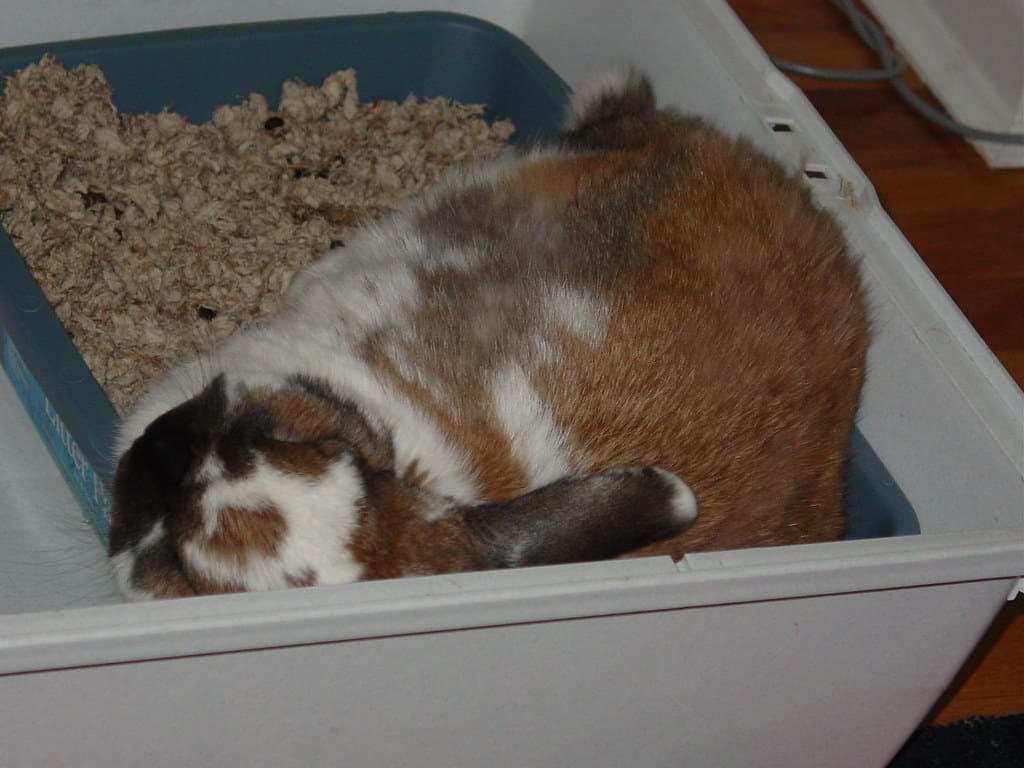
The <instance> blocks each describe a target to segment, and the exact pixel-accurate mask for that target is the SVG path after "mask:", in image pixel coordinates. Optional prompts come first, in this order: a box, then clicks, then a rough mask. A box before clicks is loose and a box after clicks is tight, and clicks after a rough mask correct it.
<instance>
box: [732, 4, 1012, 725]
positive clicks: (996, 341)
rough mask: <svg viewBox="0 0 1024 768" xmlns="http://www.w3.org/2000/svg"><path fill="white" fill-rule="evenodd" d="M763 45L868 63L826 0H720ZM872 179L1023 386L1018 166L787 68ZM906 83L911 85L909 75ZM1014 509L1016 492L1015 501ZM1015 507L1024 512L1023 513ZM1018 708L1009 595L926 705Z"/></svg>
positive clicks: (886, 90) (778, 51) (881, 103)
mask: <svg viewBox="0 0 1024 768" xmlns="http://www.w3.org/2000/svg"><path fill="white" fill-rule="evenodd" d="M730 4H731V5H732V7H733V10H734V11H735V12H736V14H737V15H738V16H739V17H740V19H741V20H742V21H743V22H744V23H745V24H746V25H747V27H748V28H749V29H750V31H751V32H752V33H753V35H754V37H756V38H757V40H758V42H759V43H760V44H761V47H762V48H764V49H765V50H766V51H767V52H768V53H769V54H771V55H775V56H780V57H782V58H786V59H789V60H791V61H799V62H802V63H813V64H816V65H819V66H825V67H838V68H845V69H850V68H858V67H861V68H873V67H876V66H877V62H876V61H875V59H874V58H873V55H872V54H871V53H870V52H869V51H867V50H866V49H865V48H864V47H863V46H862V44H861V42H860V40H859V39H858V38H857V37H856V35H854V34H853V32H852V31H851V30H850V28H849V26H848V24H847V22H846V19H845V18H844V17H843V15H842V14H841V13H839V11H837V10H836V9H835V8H834V7H833V6H832V4H831V3H829V2H828V1H827V0H730ZM794 81H795V82H796V83H797V85H799V86H800V87H801V88H802V89H803V90H804V92H805V93H806V94H807V96H808V98H809V99H810V101H811V102H812V103H813V105H814V106H815V108H816V109H817V110H818V112H819V113H820V114H821V115H822V117H823V118H824V119H825V121H826V122H827V123H828V124H829V125H830V126H831V128H832V130H833V131H834V132H835V133H836V135H837V136H838V137H839V140H840V141H841V142H842V143H843V144H844V146H845V147H846V149H847V150H848V151H849V152H850V154H851V155H852V156H853V158H854V160H856V161H857V163H858V164H859V165H860V167H861V168H862V169H863V170H864V172H865V173H866V174H867V175H868V176H869V177H870V179H871V181H872V183H873V184H874V186H875V188H876V190H877V191H878V195H879V197H880V198H881V200H882V203H883V205H884V206H885V208H886V210H887V211H888V213H889V215H890V216H891V217H892V219H893V221H895V222H896V225H897V226H898V227H899V228H900V230H901V231H902V232H903V234H904V235H905V236H906V237H907V239H908V240H909V241H910V242H911V244H912V245H913V246H914V248H915V249H916V250H917V252H918V253H919V254H920V255H921V257H922V258H923V259H924V261H925V262H926V263H927V264H928V266H929V267H930V268H931V270H932V271H933V272H934V273H935V275H936V276H937V277H938V279H939V281H940V282H941V283H942V284H943V286H944V287H945V288H946V290H947V292H948V293H949V294H950V296H952V298H953V300H954V301H955V302H956V303H957V304H958V305H959V307H960V309H961V310H962V311H963V312H964V314H965V315H966V316H967V318H968V320H970V322H971V323H972V324H973V325H974V327H975V328H976V329H977V330H978V332H979V333H980V334H981V336H982V337H983V338H984V339H985V341H986V342H987V343H988V345H989V347H991V349H992V350H993V351H994V352H995V353H996V355H997V356H998V357H999V359H1000V360H1001V361H1002V363H1003V365H1004V366H1006V368H1007V369H1008V370H1009V371H1010V373H1011V374H1012V375H1013V377H1014V378H1015V379H1016V381H1017V383H1018V384H1020V385H1021V386H1024V169H1019V170H1018V169H1014V170H998V171H995V170H991V169H990V168H989V167H988V166H987V165H986V164H985V163H984V162H983V161H982V159H981V157H980V156H979V155H978V154H976V153H975V151H974V150H973V149H972V148H971V146H970V145H969V144H968V143H967V142H965V141H963V140H961V139H959V138H958V137H955V136H953V135H952V134H949V133H946V132H944V131H942V130H941V129H938V128H935V127H932V126H931V125H929V124H928V123H926V122H925V121H924V120H922V119H921V118H919V117H917V115H916V114H915V113H914V112H912V111H911V110H910V109H909V108H908V107H906V106H905V105H904V104H903V102H902V101H900V99H899V98H898V97H897V96H896V95H895V93H894V92H893V91H892V90H891V88H890V87H889V86H887V85H884V84H856V85H851V84H844V83H835V82H825V81H821V80H811V79H807V78H799V77H798V78H794ZM908 82H910V83H911V84H912V85H914V86H915V89H918V90H919V91H920V92H921V93H925V92H926V91H925V89H924V87H923V86H922V85H921V83H920V81H919V80H917V79H916V78H915V77H914V76H913V74H911V75H910V77H909V78H908ZM1021 503H1022V509H1024V498H1022V500H1021ZM1022 513H1024V512H1022ZM1011 712H1024V598H1018V599H1017V600H1015V601H1014V602H1013V603H1008V604H1007V607H1006V609H1004V610H1003V612H1002V613H1001V614H1000V616H999V618H998V619H997V620H996V622H995V624H994V625H993V627H992V628H991V629H990V631H989V633H988V634H987V636H986V637H985V639H984V640H983V641H982V642H981V644H980V645H979V647H978V648H977V649H976V651H975V653H974V655H973V656H972V657H971V659H970V660H969V661H968V663H967V665H966V666H965V667H964V670H963V671H962V672H961V675H960V677H959V678H958V679H957V680H956V681H955V682H954V684H953V685H952V686H951V687H950V690H949V691H948V692H947V693H946V695H945V696H944V697H943V699H942V700H941V701H940V702H939V704H938V705H937V706H936V708H935V710H934V711H933V714H932V720H933V721H935V722H949V721H951V720H957V719H961V718H965V717H971V716H975V715H992V714H1005V713H1011Z"/></svg>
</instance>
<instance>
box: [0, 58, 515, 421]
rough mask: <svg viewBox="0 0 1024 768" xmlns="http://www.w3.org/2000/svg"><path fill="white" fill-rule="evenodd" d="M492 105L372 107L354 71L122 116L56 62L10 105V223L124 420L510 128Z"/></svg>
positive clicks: (409, 102) (87, 69) (37, 71)
mask: <svg viewBox="0 0 1024 768" xmlns="http://www.w3.org/2000/svg"><path fill="white" fill-rule="evenodd" d="M483 111H484V106H483V105H466V104H460V103H458V102H453V101H451V100H448V99H443V98H435V99H429V100H419V99H417V98H415V97H414V96H409V97H408V98H406V99H405V101H403V102H400V103H399V102H394V101H383V100H378V101H374V102H370V103H363V102H360V101H359V98H358V91H357V83H356V74H355V72H354V71H353V70H345V71H341V72H336V73H334V74H332V75H330V76H329V77H327V78H326V79H325V80H324V81H323V83H322V84H321V85H319V86H312V85H306V84H303V83H301V82H298V81H290V82H286V83H285V84H284V86H283V87H282V91H281V99H280V105H279V108H278V111H277V112H272V111H271V109H270V107H269V105H268V103H267V100H266V99H265V98H264V97H263V96H262V95H260V94H252V95H250V96H249V97H248V98H246V99H245V100H244V101H243V102H242V103H241V104H239V105H237V106H222V107H219V108H218V109H216V110H215V111H214V113H213V116H212V119H211V120H210V121H209V122H206V123H203V124H201V125H194V124H192V123H190V122H189V121H188V120H187V119H186V118H184V117H182V116H181V115H178V114H175V113H173V112H169V111H166V110H165V111H163V112H160V113H159V114H144V115H137V114H127V113H120V112H118V111H117V109H116V108H115V107H114V104H113V101H112V92H111V89H110V86H109V85H108V83H107V81H106V79H105V78H104V76H103V73H102V72H101V71H100V69H99V68H98V67H96V66H92V65H86V66H79V67H76V68H75V69H73V70H68V69H66V68H64V67H63V66H62V65H61V64H59V63H58V62H57V61H56V60H55V59H53V58H51V57H45V58H43V59H42V60H41V61H40V62H38V63H36V64H32V65H30V66H28V67H25V68H24V69H22V70H19V71H18V72H16V73H15V74H13V75H12V76H11V77H10V78H8V80H7V84H6V91H5V92H4V93H3V94H0V224H2V225H3V227H4V229H5V230H6V231H7V233H8V235H9V236H10V237H11V239H12V241H13V242H14V244H15V246H16V247H17V248H18V251H19V252H20V253H21V255H22V257H23V258H24V259H25V261H26V262H27V264H28V267H29V269H30V270H31V271H32V273H33V275H34V277H35V278H36V280H37V281H38V282H39V284H40V286H41V287H42V289H43V292H44V293H45V294H46V297H47V299H48V300H49V302H50V304H51V305H52V306H53V308H54V310H55V311H56V314H57V317H58V318H59V319H60V321H61V322H62V323H63V324H64V327H65V328H66V329H67V331H68V332H69V334H70V335H71V337H72V339H73V340H74V343H75V345H76V347H77V348H78V350H79V352H80V353H81V354H82V357H83V358H84V360H85V362H86V364H87V365H88V366H89V368H90V370H91V371H92V373H93V375H94V376H95V377H96V380H97V381H98V382H99V384H100V386H101V387H103V389H104V390H105V391H106V393H107V395H108V397H109V398H110V400H111V402H112V403H113V405H114V407H115V409H116V410H117V411H118V412H120V413H124V412H125V411H126V410H127V409H128V408H130V406H131V404H132V403H133V402H134V401H135V399H136V398H137V397H138V396H139V395H140V394H141V392H142V389H143V388H144V386H145V385H146V383H147V382H148V381H149V380H150V379H151V378H152V377H153V376H154V375H156V374H158V373H159V372H161V371H162V370H164V369H165V368H167V367H168V366H169V365H170V364H172V363H173V362H175V361H177V360H179V359H181V358H182V357H184V356H187V355H190V354H192V353H194V352H196V351H197V350H199V349H202V348H204V347H206V346H207V345H209V344H210V343H211V342H213V341H214V340H216V339H219V338H222V337H224V336H226V335H228V334H230V333H232V332H233V331H235V330H237V329H239V328H242V327H244V326H246V325H248V324H250V323H251V322H253V320H255V319H256V318H258V317H260V316H263V315H265V314H266V313H268V312H270V311H271V310H273V309H274V307H275V306H276V304H277V302H278V300H279V298H280V296H281V294H282V292H283V291H284V289H285V288H286V287H287V285H288V282H289V280H290V279H291V276H292V274H293V273H294V272H295V270H297V269H298V268H299V267H301V266H302V265H303V264H305V263H307V262H308V261H310V260H312V259H313V258H315V257H317V256H319V255H320V254H322V253H323V252H325V251H326V250H327V249H328V248H330V247H331V245H332V244H340V243H341V242H343V241H344V240H345V238H346V237H347V236H348V234H349V232H350V230H351V229H352V227H353V226H354V225H355V224H357V223H359V222H361V221H364V220H366V219H369V218H371V217H377V216H380V215H381V214H383V213H385V212H387V211H388V210H390V209H393V208H395V207H396V206H397V205H398V204H399V203H400V202H401V201H402V200H404V199H405V198H406V197H408V196H409V195H411V194H414V193H416V192H418V191H420V190H422V189H424V188H425V187H427V186H429V185H431V184H432V183H434V182H435V181H436V180H437V179H438V177H439V176H440V175H441V174H442V173H443V172H444V171H445V170H446V169H447V168H449V167H451V166H453V165H456V164H459V163H463V162H466V161H468V160H472V159H476V158H481V157H489V156H493V155H495V154H497V153H498V152H500V151H501V150H502V149H503V148H504V147H505V146H506V142H507V140H508V138H509V137H510V136H511V134H512V133H513V130H514V129H513V126H512V124H511V123H510V122H508V121H498V122H494V123H488V122H487V121H485V120H484V119H483V118H482V113H483Z"/></svg>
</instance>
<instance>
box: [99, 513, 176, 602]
mask: <svg viewBox="0 0 1024 768" xmlns="http://www.w3.org/2000/svg"><path fill="white" fill-rule="evenodd" d="M166 533H167V531H166V529H165V528H164V523H163V520H157V521H156V523H154V524H153V527H152V528H150V529H149V532H148V533H147V534H146V535H145V536H143V537H142V538H141V539H139V541H138V542H137V543H136V544H135V546H133V547H129V548H128V549H125V550H123V551H121V552H118V553H117V554H116V555H114V556H113V557H112V558H110V564H111V566H112V567H113V569H114V578H115V579H116V581H117V585H118V587H119V588H120V590H121V593H122V594H123V595H125V597H128V598H129V599H131V600H152V599H153V596H152V595H151V594H149V593H148V592H143V591H142V590H140V589H136V588H135V585H134V584H133V583H132V572H133V571H134V570H135V562H136V560H138V557H139V555H140V554H142V553H143V552H145V551H146V550H147V549H149V548H150V547H152V546H153V545H154V544H156V543H157V542H159V541H160V539H162V538H163V537H164V536H165V535H166Z"/></svg>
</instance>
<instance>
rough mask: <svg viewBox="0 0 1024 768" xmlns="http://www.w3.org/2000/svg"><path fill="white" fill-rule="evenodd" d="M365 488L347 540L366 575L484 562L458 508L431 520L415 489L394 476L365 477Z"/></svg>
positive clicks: (479, 565) (409, 572) (421, 571)
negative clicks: (357, 521) (353, 526)
mask: <svg viewBox="0 0 1024 768" xmlns="http://www.w3.org/2000/svg"><path fill="white" fill-rule="evenodd" d="M364 480H365V481H366V486H367V494H366V498H365V499H364V501H363V503H362V505H361V508H360V510H359V524H358V527H357V528H356V532H355V535H354V536H353V537H352V541H351V542H350V544H349V548H350V550H351V552H352V555H353V557H354V558H355V559H356V560H357V561H358V562H359V563H361V564H362V565H363V574H362V577H361V578H363V579H387V578H394V577H397V576H409V575H422V574H428V573H454V572H457V571H472V570H478V569H480V568H482V567H484V562H483V560H482V558H481V557H480V556H478V555H477V554H476V544H475V542H474V541H472V539H471V538H470V536H469V534H468V532H467V531H466V528H465V526H464V525H463V521H462V515H461V513H460V512H458V511H453V512H450V513H449V514H447V515H445V516H444V517H441V518H440V519H437V520H434V521H430V520H427V519H426V518H425V517H424V516H423V512H424V511H425V510H424V501H423V499H422V496H421V494H420V493H419V492H417V490H416V489H415V488H414V487H413V486H410V485H408V484H406V483H404V482H402V481H400V480H397V479H396V478H395V477H394V476H385V475H376V476H368V477H365V478H364Z"/></svg>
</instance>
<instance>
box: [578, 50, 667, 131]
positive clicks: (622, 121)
mask: <svg viewBox="0 0 1024 768" xmlns="http://www.w3.org/2000/svg"><path fill="white" fill-rule="evenodd" d="M654 113H655V99H654V88H653V87H652V86H651V81H650V80H649V79H648V78H647V76H646V75H645V74H644V73H642V72H640V71H639V70H637V69H636V68H634V67H632V66H625V67H616V68H614V69H609V70H606V71H604V72H602V73H601V74H599V75H598V76H596V77H593V78H591V79H590V80H589V81H586V82H585V83H584V84H583V85H582V86H581V87H580V88H578V89H577V90H576V91H574V92H573V93H572V95H571V97H570V99H569V107H568V110H567V111H566V117H565V120H564V122H563V124H562V137H561V138H562V141H563V143H565V144H568V145H570V146H576V147H581V148H582V147H586V148H595V149H596V148H604V147H609V146H613V145H615V144H618V143H620V140H621V139H622V138H623V137H624V136H623V134H627V135H628V134H631V133H633V132H634V131H635V129H636V128H638V127H640V126H642V125H643V124H645V123H647V121H648V119H649V118H650V117H651V116H653V115H654Z"/></svg>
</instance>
